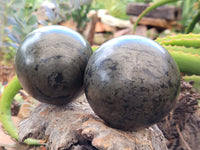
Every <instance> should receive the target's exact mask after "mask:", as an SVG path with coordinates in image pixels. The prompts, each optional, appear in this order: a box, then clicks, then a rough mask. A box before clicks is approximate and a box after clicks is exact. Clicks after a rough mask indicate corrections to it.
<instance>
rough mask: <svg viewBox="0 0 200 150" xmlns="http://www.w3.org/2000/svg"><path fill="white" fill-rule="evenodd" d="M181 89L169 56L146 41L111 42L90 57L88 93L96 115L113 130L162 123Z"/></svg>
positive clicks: (125, 39) (130, 38)
mask: <svg viewBox="0 0 200 150" xmlns="http://www.w3.org/2000/svg"><path fill="white" fill-rule="evenodd" d="M179 88H180V73H179V69H178V67H177V65H176V63H175V61H174V60H173V58H172V57H171V55H170V54H169V53H168V52H167V51H166V50H165V49H164V48H163V47H162V46H160V45H159V44H158V43H156V42H155V41H153V40H150V39H148V38H145V37H140V36H134V35H126V36H122V37H119V38H115V39H112V40H110V41H108V42H106V43H104V44H103V45H102V46H100V47H99V48H98V49H97V51H96V52H95V53H94V54H93V55H92V56H91V58H90V60H89V62H88V64H87V67H86V70H85V76H84V90H85V93H86V97H87V99H88V102H89V104H90V106H91V107H92V109H93V110H94V112H95V113H96V114H97V115H98V116H99V117H100V118H102V119H103V120H104V121H105V122H106V123H107V124H108V125H110V126H111V127H114V128H117V129H122V130H129V131H133V130H138V129H143V128H145V127H149V126H150V125H153V124H155V123H157V122H158V121H160V120H161V119H162V118H163V117H165V116H166V115H167V114H168V113H169V112H170V111H171V110H172V108H173V106H174V104H175V102H176V98H177V96H178V94H179Z"/></svg>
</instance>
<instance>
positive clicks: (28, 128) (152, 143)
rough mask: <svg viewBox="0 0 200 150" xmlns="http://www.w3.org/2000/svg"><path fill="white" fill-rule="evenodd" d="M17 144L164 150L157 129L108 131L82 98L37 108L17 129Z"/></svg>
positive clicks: (53, 148)
mask: <svg viewBox="0 0 200 150" xmlns="http://www.w3.org/2000/svg"><path fill="white" fill-rule="evenodd" d="M19 128H20V131H19V141H20V142H22V141H24V140H25V139H26V138H28V137H33V138H37V139H39V138H40V139H47V143H46V146H47V149H50V150H57V149H59V150H64V149H67V150H68V149H69V150H72V149H73V150H74V149H75V150H82V149H87V150H98V149H101V150H132V149H145V150H152V149H155V150H167V147H166V143H165V139H164V136H163V134H162V132H161V131H160V129H159V128H158V127H157V125H153V126H151V127H149V128H147V129H144V130H140V131H137V132H125V131H121V130H117V129H113V128H110V127H109V126H107V125H106V124H105V123H104V121H103V120H101V119H100V118H99V117H98V116H96V115H95V114H94V112H93V111H92V109H91V108H90V106H89V104H88V103H87V101H86V98H85V96H82V97H80V98H79V99H77V100H75V101H74V102H71V103H69V104H68V105H66V106H54V105H49V104H40V105H39V106H38V107H37V108H36V109H35V111H34V112H33V113H32V114H31V116H30V117H29V118H28V119H26V120H24V121H22V122H21V123H20V125H19Z"/></svg>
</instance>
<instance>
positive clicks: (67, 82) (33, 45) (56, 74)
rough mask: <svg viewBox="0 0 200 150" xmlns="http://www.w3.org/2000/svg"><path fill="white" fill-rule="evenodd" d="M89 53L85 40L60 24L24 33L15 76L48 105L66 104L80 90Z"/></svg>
mask: <svg viewBox="0 0 200 150" xmlns="http://www.w3.org/2000/svg"><path fill="white" fill-rule="evenodd" d="M91 55H92V50H91V47H90V45H89V44H88V42H87V41H86V40H85V39H84V38H83V37H82V36H81V35H80V34H79V33H77V32H75V31H73V30H71V29H69V28H66V27H62V26H46V27H42V28H39V29H36V30H35V31H33V32H31V33H30V34H28V36H27V37H26V38H25V40H24V41H23V42H22V44H21V46H20V48H19V49H18V51H17V54H16V60H15V66H16V72H17V76H18V79H19V81H20V83H21V85H22V87H23V88H24V90H25V91H27V93H29V94H30V95H31V96H32V97H34V98H35V99H37V100H39V101H41V102H46V103H50V104H56V105H60V104H67V103H68V102H70V101H72V100H73V99H75V98H76V97H77V96H79V95H80V94H81V93H82V91H83V76H84V71H85V67H86V65H87V62H88V60H89V58H90V56H91Z"/></svg>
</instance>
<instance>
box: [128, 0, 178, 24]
mask: <svg viewBox="0 0 200 150" xmlns="http://www.w3.org/2000/svg"><path fill="white" fill-rule="evenodd" d="M149 6H150V5H149V4H139V3H129V4H127V9H126V13H127V14H128V15H133V16H139V15H140V14H141V13H142V12H143V11H144V10H145V9H146V8H147V7H149ZM146 17H152V18H160V19H165V20H171V21H174V20H180V19H181V9H180V8H178V7H174V6H162V7H158V8H156V9H154V10H152V11H151V12H149V13H148V14H147V15H146Z"/></svg>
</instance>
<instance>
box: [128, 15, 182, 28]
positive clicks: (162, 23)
mask: <svg viewBox="0 0 200 150" xmlns="http://www.w3.org/2000/svg"><path fill="white" fill-rule="evenodd" d="M136 20H137V16H131V17H130V21H131V23H134V22H135V21H136ZM139 24H141V25H149V26H154V27H159V28H164V29H172V28H175V29H176V30H182V28H183V27H182V25H180V24H178V23H177V22H176V21H167V20H165V19H155V18H150V17H143V18H142V19H141V20H140V21H139Z"/></svg>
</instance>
